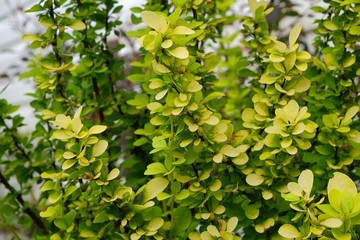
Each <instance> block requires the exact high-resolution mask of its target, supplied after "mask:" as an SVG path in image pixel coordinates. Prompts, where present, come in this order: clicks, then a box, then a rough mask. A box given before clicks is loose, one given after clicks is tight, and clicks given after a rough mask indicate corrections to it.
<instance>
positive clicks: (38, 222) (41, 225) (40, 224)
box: [0, 171, 48, 234]
mask: <svg viewBox="0 0 360 240" xmlns="http://www.w3.org/2000/svg"><path fill="white" fill-rule="evenodd" d="M0 182H2V183H3V184H4V185H5V187H6V188H7V189H8V190H9V191H10V192H11V194H12V195H14V196H16V200H17V201H18V202H19V203H20V204H21V206H22V207H24V205H25V202H24V199H23V198H22V196H21V194H20V193H18V192H16V190H15V189H14V188H13V187H12V186H11V185H10V184H9V182H8V181H7V180H6V178H5V177H4V175H2V173H1V171H0ZM24 212H25V213H26V214H27V215H29V216H30V217H31V219H32V220H33V221H34V223H35V224H36V225H37V226H38V227H39V228H41V229H42V230H43V231H44V233H46V234H48V232H47V229H46V227H45V225H44V223H43V222H42V221H41V219H40V218H39V217H38V216H37V215H36V214H35V213H34V212H33V211H32V210H31V209H30V208H29V207H27V208H25V209H24Z"/></svg>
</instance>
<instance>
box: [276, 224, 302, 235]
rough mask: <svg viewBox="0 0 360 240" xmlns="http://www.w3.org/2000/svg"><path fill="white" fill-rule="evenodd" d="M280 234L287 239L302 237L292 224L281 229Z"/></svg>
mask: <svg viewBox="0 0 360 240" xmlns="http://www.w3.org/2000/svg"><path fill="white" fill-rule="evenodd" d="M279 234H280V235H281V236H283V237H286V238H297V237H300V232H299V231H298V230H297V229H296V227H294V226H293V225H291V224H284V225H282V226H281V227H280V228H279Z"/></svg>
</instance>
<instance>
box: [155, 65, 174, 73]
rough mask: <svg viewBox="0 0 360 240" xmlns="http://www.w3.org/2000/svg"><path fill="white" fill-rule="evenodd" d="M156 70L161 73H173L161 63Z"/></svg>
mask: <svg viewBox="0 0 360 240" xmlns="http://www.w3.org/2000/svg"><path fill="white" fill-rule="evenodd" d="M156 70H157V71H158V72H159V73H169V72H171V71H170V70H169V69H168V68H167V67H166V66H165V65H163V64H161V63H159V64H157V65H156Z"/></svg>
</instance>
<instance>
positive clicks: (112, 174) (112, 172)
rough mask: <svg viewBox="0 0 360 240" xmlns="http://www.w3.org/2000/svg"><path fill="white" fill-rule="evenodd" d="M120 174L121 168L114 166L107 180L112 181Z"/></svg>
mask: <svg viewBox="0 0 360 240" xmlns="http://www.w3.org/2000/svg"><path fill="white" fill-rule="evenodd" d="M119 174H120V170H119V169H117V168H114V169H113V170H111V172H110V173H109V174H108V175H107V178H106V180H107V181H111V180H113V179H115V178H117V176H119Z"/></svg>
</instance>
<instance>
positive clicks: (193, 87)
mask: <svg viewBox="0 0 360 240" xmlns="http://www.w3.org/2000/svg"><path fill="white" fill-rule="evenodd" d="M201 89H202V85H201V84H200V83H198V82H197V81H195V80H193V81H191V82H190V83H189V84H188V85H187V88H186V90H187V91H188V92H197V91H200V90H201Z"/></svg>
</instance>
